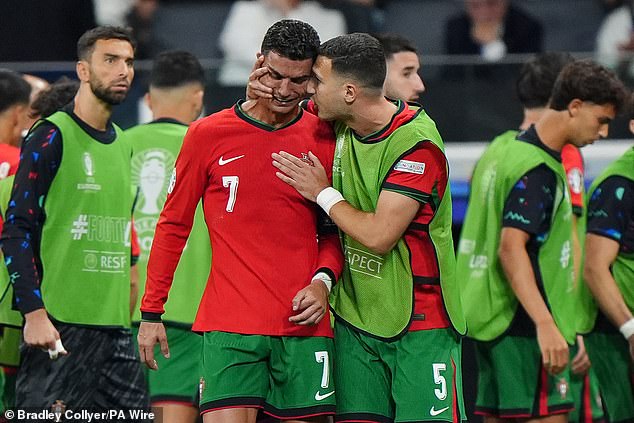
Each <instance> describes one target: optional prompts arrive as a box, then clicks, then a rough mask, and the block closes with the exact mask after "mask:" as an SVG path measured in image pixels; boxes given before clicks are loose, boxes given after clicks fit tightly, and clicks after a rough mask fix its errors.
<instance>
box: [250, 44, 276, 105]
mask: <svg viewBox="0 0 634 423" xmlns="http://www.w3.org/2000/svg"><path fill="white" fill-rule="evenodd" d="M263 64H264V55H263V54H261V53H258V58H257V59H256V60H255V63H254V65H253V68H252V69H251V74H250V75H249V82H248V83H247V92H246V96H247V97H246V98H247V100H257V99H259V98H273V88H271V87H268V86H266V85H264V84H263V83H262V81H261V80H260V78H262V77H263V76H264V75H266V74H267V73H269V68H267V67H266V66H262V65H263Z"/></svg>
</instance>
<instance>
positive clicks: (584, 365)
mask: <svg viewBox="0 0 634 423" xmlns="http://www.w3.org/2000/svg"><path fill="white" fill-rule="evenodd" d="M577 345H578V347H579V349H578V351H577V354H575V357H574V358H573V359H572V363H571V368H572V372H573V373H574V374H576V375H581V376H583V375H585V374H586V373H588V370H590V366H591V364H590V358H589V357H588V353H587V352H586V346H585V344H584V342H583V336H577Z"/></svg>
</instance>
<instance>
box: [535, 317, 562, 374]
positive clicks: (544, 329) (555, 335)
mask: <svg viewBox="0 0 634 423" xmlns="http://www.w3.org/2000/svg"><path fill="white" fill-rule="evenodd" d="M537 343H538V344H539V349H540V351H541V353H542V362H543V363H544V367H545V368H546V371H548V373H550V374H551V375H556V374H559V373H561V372H562V371H563V370H564V369H565V368H566V365H567V364H568V359H569V354H570V352H569V351H568V343H567V342H566V340H565V339H564V337H563V336H562V335H561V333H560V332H559V329H558V328H557V325H555V322H553V321H550V322H546V323H542V324H539V325H537Z"/></svg>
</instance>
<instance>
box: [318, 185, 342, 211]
mask: <svg viewBox="0 0 634 423" xmlns="http://www.w3.org/2000/svg"><path fill="white" fill-rule="evenodd" d="M315 201H316V202H317V204H319V207H321V208H322V209H324V211H325V212H326V214H327V215H328V216H330V209H331V208H332V206H334V205H335V204H337V203H338V202H340V201H344V198H343V195H341V193H340V192H339V191H337V190H336V189H334V188H333V187H328V188H324V189H323V190H321V192H320V193H319V194H317V198H316V199H315Z"/></svg>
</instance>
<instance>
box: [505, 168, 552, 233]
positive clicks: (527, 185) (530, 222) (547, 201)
mask: <svg viewBox="0 0 634 423" xmlns="http://www.w3.org/2000/svg"><path fill="white" fill-rule="evenodd" d="M556 190H557V177H556V175H555V173H554V172H553V171H552V170H550V169H549V168H548V167H547V166H546V165H540V166H538V167H536V168H534V169H531V170H530V171H528V172H527V173H526V174H525V175H524V176H522V177H521V178H520V179H519V180H518V181H517V182H516V183H515V185H514V186H513V188H512V189H511V192H510V193H509V195H508V197H507V198H506V203H505V204H504V212H503V214H502V226H503V227H512V228H517V229H521V230H523V231H524V232H527V233H529V234H531V235H541V234H544V233H546V232H548V230H549V229H550V219H551V216H552V213H553V206H554V202H555V192H556Z"/></svg>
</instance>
